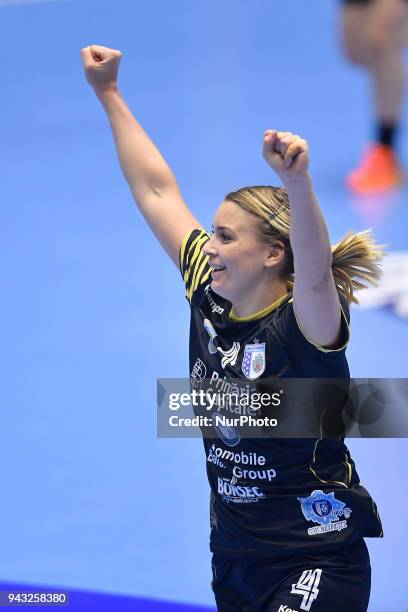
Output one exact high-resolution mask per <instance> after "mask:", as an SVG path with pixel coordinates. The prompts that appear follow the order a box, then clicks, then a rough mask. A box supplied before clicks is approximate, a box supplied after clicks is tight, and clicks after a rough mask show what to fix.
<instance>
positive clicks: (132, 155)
mask: <svg viewBox="0 0 408 612" xmlns="http://www.w3.org/2000/svg"><path fill="white" fill-rule="evenodd" d="M81 55H82V60H83V63H84V68H85V74H86V77H87V80H88V82H89V83H90V85H91V86H92V87H93V89H94V91H95V94H96V95H97V96H98V98H99V100H100V102H101V104H102V106H103V108H104V109H105V111H106V114H107V116H108V119H109V122H110V126H111V129H112V133H113V137H114V140H115V144H116V150H117V153H118V157H119V162H120V165H121V168H122V171H123V174H124V176H125V178H126V180H127V182H128V184H129V187H130V189H131V191H132V194H133V197H134V199H135V201H136V203H137V205H138V207H139V209H140V211H141V213H142V214H143V216H144V217H145V219H146V221H147V222H148V224H149V226H150V227H151V229H152V230H153V232H154V234H155V235H156V236H157V238H158V240H159V241H160V244H161V245H162V246H163V248H164V249H165V250H166V252H167V253H168V255H169V256H170V257H171V259H172V260H173V261H174V263H175V264H176V265H177V266H178V253H179V249H180V245H181V242H182V239H183V238H184V236H185V235H186V234H187V233H188V232H189V231H191V230H192V229H194V228H196V227H200V223H199V222H198V221H197V219H196V218H195V217H194V215H193V214H192V213H191V212H190V210H189V209H188V207H187V205H186V203H185V202H184V200H183V197H182V195H181V193H180V190H179V188H178V185H177V181H176V178H175V176H174V175H173V173H172V171H171V169H170V168H169V166H168V165H167V163H166V161H165V160H164V158H163V157H162V155H161V153H160V151H159V150H158V149H157V147H156V146H155V144H154V143H153V142H152V140H151V139H150V138H149V136H148V135H147V134H146V132H145V131H144V130H143V128H142V127H141V125H140V124H139V123H138V122H137V121H136V119H135V117H134V116H133V115H132V113H131V111H130V110H129V108H128V106H127V104H126V102H125V100H124V99H123V97H122V95H121V94H120V92H119V90H118V88H117V74H118V68H119V62H120V59H121V53H120V51H116V50H113V49H107V48H106V47H100V46H97V45H93V46H91V47H86V48H85V49H82V51H81Z"/></svg>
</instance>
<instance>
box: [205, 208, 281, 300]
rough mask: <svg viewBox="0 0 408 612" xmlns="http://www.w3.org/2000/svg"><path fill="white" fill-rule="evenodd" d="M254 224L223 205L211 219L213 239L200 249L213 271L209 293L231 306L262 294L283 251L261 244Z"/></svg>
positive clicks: (244, 214) (249, 217) (241, 212)
mask: <svg viewBox="0 0 408 612" xmlns="http://www.w3.org/2000/svg"><path fill="white" fill-rule="evenodd" d="M257 223H258V222H257V220H256V218H255V217H254V215H251V214H250V213H248V212H246V211H245V210H243V209H242V208H241V207H240V206H238V205H237V204H235V203H234V202H230V201H224V202H222V204H221V206H220V207H219V209H218V210H217V213H216V215H215V219H214V224H213V228H214V229H213V236H212V237H211V239H210V240H209V241H208V242H207V243H206V245H205V247H204V249H203V250H204V253H205V254H206V255H208V261H209V264H210V266H211V267H212V269H213V271H212V283H211V289H213V291H215V293H217V294H218V295H220V296H221V297H223V298H225V299H227V300H229V301H230V302H232V303H233V304H235V303H236V302H240V301H242V300H243V299H245V297H246V296H249V295H256V294H257V293H260V292H262V291H263V290H264V287H266V285H267V284H268V285H270V283H271V282H273V280H274V279H277V278H278V269H279V267H280V264H281V262H282V259H283V257H284V252H283V249H282V248H281V246H279V244H277V245H267V244H264V243H262V242H261V240H260V239H259V232H258V228H257Z"/></svg>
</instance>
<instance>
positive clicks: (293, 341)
mask: <svg viewBox="0 0 408 612" xmlns="http://www.w3.org/2000/svg"><path fill="white" fill-rule="evenodd" d="M339 301H340V306H341V311H342V312H341V329H340V334H339V338H338V340H337V342H336V344H335V345H334V346H330V347H325V346H321V345H319V344H316V343H315V342H313V341H312V340H311V339H310V338H308V336H307V335H306V334H305V333H304V332H303V330H302V328H301V326H300V324H299V321H298V320H297V318H296V314H295V311H294V307H293V298H292V296H291V295H289V296H288V299H287V300H286V301H285V302H284V303H283V304H282V305H281V306H280V307H279V308H278V309H277V311H276V313H275V317H274V322H275V325H276V328H277V331H278V332H279V333H280V336H281V338H282V340H283V341H284V343H285V344H287V345H288V347H289V348H290V350H292V351H294V350H307V351H318V352H320V353H323V354H330V353H338V352H342V351H345V349H346V347H347V344H348V341H349V338H350V330H349V323H350V310H349V306H348V304H347V300H346V299H345V298H344V296H343V295H342V294H341V293H340V292H339Z"/></svg>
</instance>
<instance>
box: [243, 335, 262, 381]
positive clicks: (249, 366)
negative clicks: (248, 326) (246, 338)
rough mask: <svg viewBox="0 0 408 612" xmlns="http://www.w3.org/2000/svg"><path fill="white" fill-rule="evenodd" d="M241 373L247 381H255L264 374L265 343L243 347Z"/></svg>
mask: <svg viewBox="0 0 408 612" xmlns="http://www.w3.org/2000/svg"><path fill="white" fill-rule="evenodd" d="M242 372H243V374H244V376H245V377H246V378H249V380H255V378H259V376H261V374H263V373H264V372H265V343H262V344H246V345H245V350H244V356H243V358H242Z"/></svg>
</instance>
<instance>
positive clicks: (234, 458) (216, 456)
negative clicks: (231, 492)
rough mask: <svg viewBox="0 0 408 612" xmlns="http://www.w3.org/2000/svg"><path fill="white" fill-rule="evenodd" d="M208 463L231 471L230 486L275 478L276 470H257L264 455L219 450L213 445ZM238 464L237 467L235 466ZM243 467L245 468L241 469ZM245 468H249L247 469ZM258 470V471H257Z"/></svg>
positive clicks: (262, 461) (264, 459) (262, 464)
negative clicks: (239, 482)
mask: <svg viewBox="0 0 408 612" xmlns="http://www.w3.org/2000/svg"><path fill="white" fill-rule="evenodd" d="M223 460H224V461H228V462H231V463H233V465H228V464H225V463H224V461H223ZM207 461H208V463H212V464H214V465H217V466H218V467H220V468H223V469H227V468H228V469H229V470H231V471H232V478H231V481H230V482H231V484H236V482H237V481H238V479H240V480H267V481H268V482H272V481H273V479H274V478H276V470H274V469H273V468H265V469H259V468H258V466H264V465H265V462H266V458H265V456H264V455H257V453H254V452H250V453H244V451H240V452H236V453H234V451H232V450H228V449H226V448H220V447H219V446H216V445H215V444H213V445H212V446H211V448H210V449H209V451H208V455H207ZM237 464H238V465H237ZM243 466H245V467H243ZM246 466H249V467H248V468H247V467H246ZM257 468H258V469H257Z"/></svg>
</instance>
